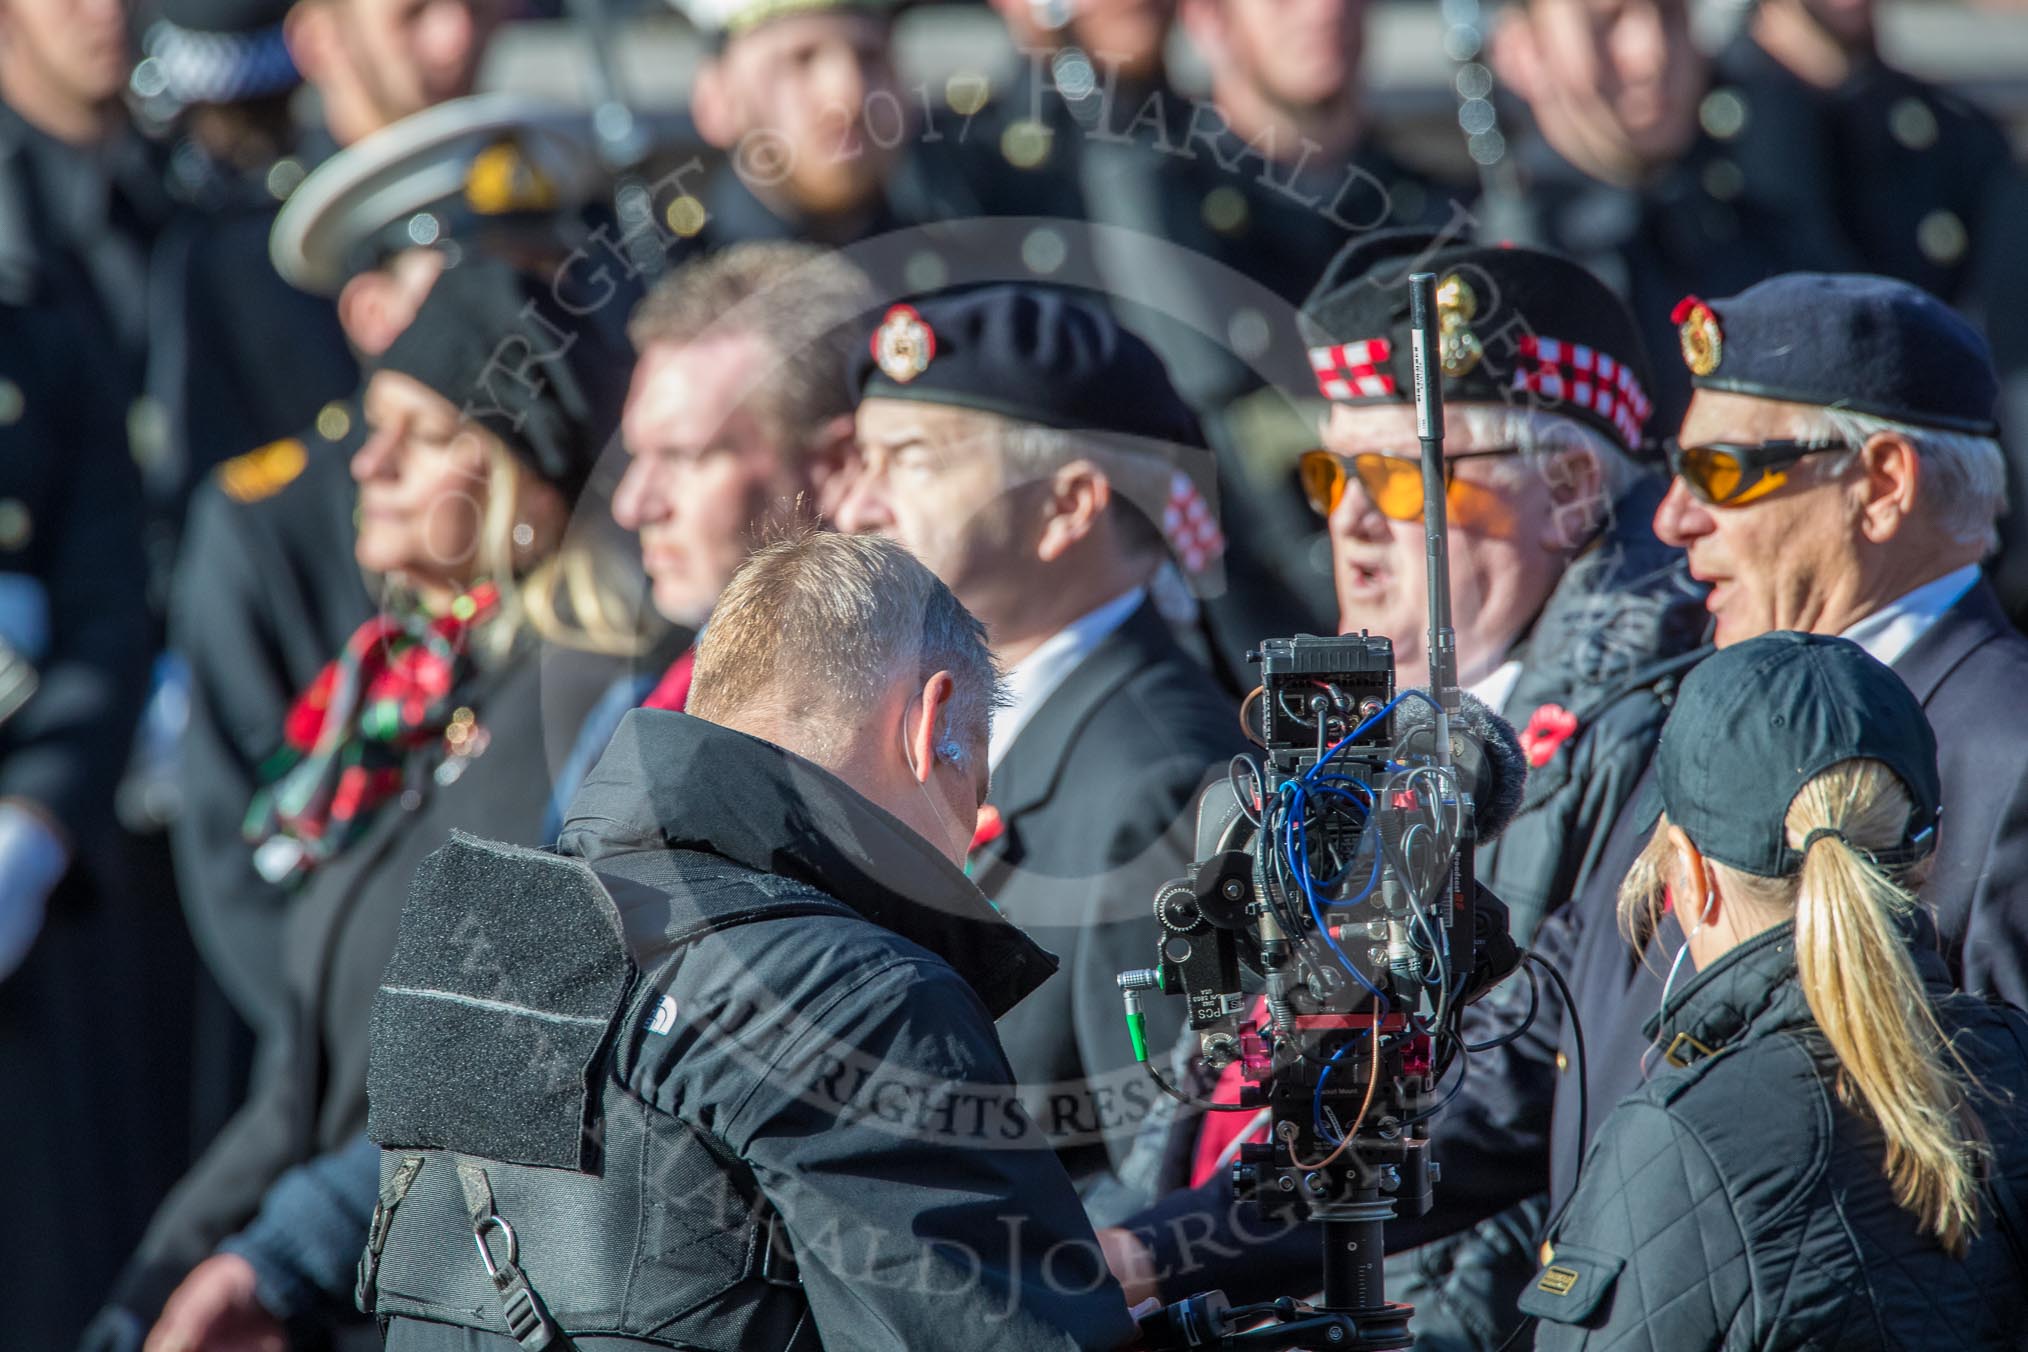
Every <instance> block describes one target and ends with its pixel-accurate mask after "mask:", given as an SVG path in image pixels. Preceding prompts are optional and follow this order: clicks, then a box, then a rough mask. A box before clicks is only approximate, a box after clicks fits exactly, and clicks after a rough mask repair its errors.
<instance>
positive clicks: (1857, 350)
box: [1670, 272, 2000, 436]
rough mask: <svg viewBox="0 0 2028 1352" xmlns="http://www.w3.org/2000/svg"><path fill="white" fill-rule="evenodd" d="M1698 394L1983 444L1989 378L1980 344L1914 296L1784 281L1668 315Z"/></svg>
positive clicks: (1873, 280) (1838, 277)
mask: <svg viewBox="0 0 2028 1352" xmlns="http://www.w3.org/2000/svg"><path fill="white" fill-rule="evenodd" d="M1670 319H1671V321H1672V322H1673V323H1674V324H1675V325H1676V326H1677V330H1678V333H1679V335H1680V337H1681V339H1682V345H1683V363H1684V365H1686V366H1688V367H1689V368H1690V383H1691V385H1692V386H1694V387H1695V388H1697V389H1700V390H1717V391H1722V392H1725V393H1729V394H1744V395H1751V396H1753V397H1755V398H1760V399H1778V400H1783V401H1786V402H1793V403H1798V404H1811V405H1817V406H1821V407H1825V408H1842V409H1850V410H1851V411H1853V412H1854V413H1867V414H1872V415H1873V416H1875V417H1880V418H1888V419H1892V420H1893V421H1896V422H1905V423H1916V424H1919V425H1921V426H1925V427H1937V428H1942V429H1945V430H1947V431H1953V432H1969V433H1972V434H1974V435H1978V436H1993V435H1995V434H1997V433H1998V431H1999V424H1998V422H1997V421H1996V420H1995V410H1996V408H1997V406H1998V404H1999V398H2000V386H1999V380H1998V378H1997V377H1996V376H1995V375H1994V373H1993V356H1992V351H1991V349H1989V348H1988V347H1987V346H1986V340H1985V339H1984V338H1981V337H1980V336H1979V333H1978V330H1976V329H1974V328H1973V327H1972V326H1971V324H1970V323H1968V322H1967V321H1966V320H1965V319H1964V318H1963V317H1962V316H1961V315H1959V314H1958V313H1957V312H1956V311H1955V310H1953V309H1951V308H1950V307H1949V306H1948V305H1945V304H1944V303H1943V302H1942V301H1940V300H1938V299H1936V297H1934V296H1932V295H1930V294H1929V293H1928V292H1927V291H1924V290H1922V289H1921V288H1920V287H1916V286H1911V285H1910V284H1909V283H1907V282H1901V281H1895V280H1892V279H1890V278H1886V277H1868V276H1862V275H1854V274H1842V273H1824V272H1792V273H1785V274H1783V275H1782V276H1779V277H1771V278H1769V279H1768V280H1767V281H1764V282H1760V283H1757V284H1756V285H1754V286H1750V287H1748V288H1747V289H1746V290H1744V291H1742V292H1740V293H1739V294H1738V295H1736V296H1732V297H1729V298H1727V299H1724V300H1715V301H1708V302H1707V301H1703V300H1699V299H1698V298H1697V297H1695V296H1686V297H1684V298H1683V300H1682V301H1680V302H1679V303H1678V304H1677V306H1676V308H1675V311H1674V312H1673V313H1672V314H1671V316H1670Z"/></svg>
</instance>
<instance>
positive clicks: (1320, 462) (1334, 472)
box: [1296, 446, 1521, 521]
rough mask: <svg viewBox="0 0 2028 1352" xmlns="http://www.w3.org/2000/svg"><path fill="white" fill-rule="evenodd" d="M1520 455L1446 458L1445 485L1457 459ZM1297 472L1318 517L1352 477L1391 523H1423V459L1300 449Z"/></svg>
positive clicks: (1504, 449)
mask: <svg viewBox="0 0 2028 1352" xmlns="http://www.w3.org/2000/svg"><path fill="white" fill-rule="evenodd" d="M1520 453H1521V448H1520V447H1519V446H1496V447H1493V448H1491V449H1490V450H1484V451H1463V452H1460V453H1459V454H1457V455H1450V456H1445V457H1444V487H1445V488H1446V489H1448V488H1449V487H1450V485H1451V480H1452V478H1453V474H1454V471H1453V469H1452V467H1453V466H1454V465H1456V464H1457V463H1458V462H1459V461H1461V460H1487V459H1491V458H1492V457H1493V456H1496V455H1519V454H1520ZM1296 473H1297V475H1298V476H1299V477H1300V478H1301V479H1302V482H1303V496H1304V497H1305V498H1307V499H1308V500H1309V503H1310V508H1311V510H1312V511H1314V512H1316V513H1317V515H1318V516H1329V515H1331V513H1333V512H1335V511H1337V510H1338V504H1339V503H1340V502H1341V501H1343V500H1344V497H1345V486H1346V485H1347V484H1349V483H1350V482H1351V481H1352V476H1353V475H1355V474H1356V475H1358V476H1359V487H1360V489H1361V490H1363V491H1364V492H1365V494H1366V497H1367V499H1368V500H1369V501H1371V502H1372V504H1373V505H1374V507H1376V508H1378V509H1379V512H1380V514H1381V515H1382V516H1384V517H1386V518H1387V519H1388V520H1390V521H1420V520H1421V519H1422V461H1421V459H1420V458H1418V457H1415V456H1407V455H1386V454H1384V453H1382V452H1380V451H1361V452H1360V453H1359V454H1357V455H1339V454H1338V453H1337V452H1336V451H1325V450H1315V451H1304V452H1303V454H1302V456H1301V457H1300V458H1299V459H1298V460H1297V461H1296Z"/></svg>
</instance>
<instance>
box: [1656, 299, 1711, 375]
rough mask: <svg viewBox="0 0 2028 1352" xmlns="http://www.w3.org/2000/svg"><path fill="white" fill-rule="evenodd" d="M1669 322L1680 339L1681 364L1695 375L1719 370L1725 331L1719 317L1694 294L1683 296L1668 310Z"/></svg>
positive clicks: (1708, 373)
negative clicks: (1722, 329)
mask: <svg viewBox="0 0 2028 1352" xmlns="http://www.w3.org/2000/svg"><path fill="white" fill-rule="evenodd" d="M1669 322H1670V323H1672V324H1674V325H1675V326H1676V334H1677V336H1678V337H1679V338H1681V339H1682V340H1683V364H1684V365H1685V366H1687V367H1689V368H1690V374H1691V375H1694V376H1708V375H1710V374H1711V373H1712V372H1713V371H1716V370H1717V369H1718V363H1719V362H1720V361H1721V360H1722V359H1723V358H1724V355H1725V334H1724V333H1723V332H1721V331H1720V329H1719V327H1718V316H1717V315H1716V314H1715V313H1713V311H1712V309H1711V307H1710V306H1709V305H1706V304H1705V303H1704V302H1703V301H1701V300H1699V299H1697V297H1695V296H1685V297H1683V299H1681V300H1679V301H1677V302H1676V308H1675V309H1673V310H1671V311H1670V312H1669Z"/></svg>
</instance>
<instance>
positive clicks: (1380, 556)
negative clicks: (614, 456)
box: [1300, 232, 1704, 942]
mask: <svg viewBox="0 0 2028 1352" xmlns="http://www.w3.org/2000/svg"><path fill="white" fill-rule="evenodd" d="M1411 271H1430V272H1434V273H1435V274H1436V275H1437V277H1438V279H1439V284H1438V289H1437V317H1438V320H1439V322H1440V324H1441V325H1442V328H1443V335H1444V336H1443V340H1442V343H1441V345H1440V346H1441V351H1440V353H1439V364H1440V365H1441V367H1442V371H1443V395H1444V407H1445V413H1446V418H1445V428H1444V433H1445V435H1444V457H1445V481H1446V483H1447V484H1448V485H1449V489H1448V518H1449V522H1450V558H1451V608H1452V615H1453V618H1454V621H1455V623H1456V625H1457V639H1458V678H1459V680H1460V681H1461V682H1462V683H1463V684H1464V685H1465V686H1466V687H1467V688H1469V689H1470V690H1471V691H1472V692H1473V693H1474V694H1476V695H1478V697H1479V698H1480V699H1482V700H1484V701H1485V702H1486V703H1487V704H1488V705H1490V706H1491V707H1492V708H1494V709H1496V710H1499V711H1500V712H1502V713H1504V714H1505V715H1506V716H1507V717H1508V719H1509V720H1510V721H1512V722H1513V724H1514V725H1515V727H1517V728H1519V729H1521V730H1522V746H1523V749H1524V750H1525V751H1526V752H1527V754H1528V761H1529V766H1530V771H1529V785H1528V797H1527V799H1526V800H1525V802H1524V804H1523V807H1522V810H1521V815H1520V816H1519V817H1517V818H1516V819H1515V821H1514V823H1513V824H1512V825H1511V826H1509V827H1508V828H1507V830H1506V831H1505V833H1503V834H1502V835H1501V837H1500V839H1499V840H1498V841H1496V842H1494V843H1493V844H1492V845H1490V846H1488V847H1485V848H1484V849H1482V850H1481V852H1480V856H1479V869H1480V874H1479V876H1480V877H1481V879H1483V880H1484V881H1485V882H1486V883H1487V884H1488V885H1489V886H1491V887H1492V889H1493V890H1494V891H1495V892H1496V893H1498V894H1499V895H1500V897H1501V898H1502V900H1504V901H1505V902H1506V903H1507V905H1508V906H1509V908H1510V909H1511V911H1512V918H1513V926H1514V934H1515V938H1516V939H1517V940H1520V941H1522V942H1526V940H1527V938H1528V936H1529V935H1530V934H1532V933H1533V932H1534V930H1535V927H1536V926H1537V925H1538V924H1539V923H1540V922H1541V920H1542V918H1543V917H1544V916H1545V915H1547V914H1548V913H1549V912H1550V911H1552V910H1554V909H1555V908H1556V907H1557V906H1560V905H1561V904H1562V903H1563V902H1564V901H1565V900H1566V899H1567V898H1568V897H1569V896H1570V895H1571V894H1572V893H1573V892H1574V891H1575V890H1576V889H1577V888H1578V887H1579V886H1581V885H1582V884H1583V882H1584V880H1585V879H1586V878H1587V877H1588V876H1589V875H1590V873H1591V870H1592V868H1593V866H1594V865H1595V864H1596V863H1597V859H1598V847H1599V846H1600V845H1602V844H1603V843H1604V832H1605V828H1606V827H1608V826H1609V825H1610V824H1611V823H1612V820H1613V818H1614V816H1615V815H1616V814H1617V813H1618V811H1619V808H1620V805H1621V804H1622V803H1623V802H1624V801H1625V800H1626V797H1627V795H1628V793H1630V792H1631V791H1632V788H1633V785H1634V781H1635V780H1636V779H1638V778H1639V777H1640V774H1641V771H1642V769H1643V768H1644V767H1645V766H1646V764H1647V758H1648V755H1649V753H1650V752H1651V751H1652V749H1653V747H1654V743H1655V738H1656V736H1657V735H1658V733H1659V730H1660V728H1661V723H1662V717H1663V714H1664V713H1665V712H1666V709H1667V700H1668V695H1669V690H1670V688H1671V684H1672V682H1673V680H1674V677H1675V674H1676V673H1677V672H1679V671H1680V670H1681V669H1682V667H1683V666H1684V664H1685V654H1687V653H1689V652H1691V651H1693V650H1694V649H1695V648H1697V646H1698V644H1699V640H1700V638H1701V635H1702V631H1703V627H1704V626H1703V615H1702V613H1701V611H1700V609H1699V607H1698V604H1697V596H1696V594H1695V592H1694V591H1693V590H1692V588H1691V587H1690V586H1689V583H1688V579H1687V577H1686V576H1685V574H1684V572H1683V567H1682V559H1681V556H1680V555H1679V554H1677V553H1676V552H1675V551H1674V550H1671V549H1668V548H1665V547H1664V546H1662V545H1661V544H1660V543H1658V542H1657V541H1656V539H1655V537H1654V535H1653V534H1652V532H1651V530H1650V528H1649V517H1650V515H1651V514H1652V512H1653V510H1654V505H1655V503H1656V502H1657V500H1658V499H1659V498H1660V496H1661V491H1662V485H1661V484H1660V482H1659V480H1658V479H1657V477H1656V476H1655V475H1653V474H1652V473H1648V472H1646V471H1645V470H1644V469H1643V468H1642V466H1640V465H1639V464H1637V463H1636V462H1635V460H1634V456H1635V454H1636V452H1637V450H1638V448H1639V446H1640V442H1641V430H1642V426H1643V423H1644V422H1645V420H1646V418H1647V415H1648V412H1649V406H1648V394H1647V391H1648V390H1649V388H1650V387H1651V386H1652V383H1653V382H1652V378H1651V376H1650V373H1649V367H1648V361H1647V355H1646V352H1645V350H1644V349H1643V347H1642V344H1641V339H1640V335H1639V332H1638V330H1637V328H1636V326H1635V324H1634V321H1633V318H1632V316H1631V315H1630V314H1629V313H1628V311H1627V308H1626V306H1625V305H1624V304H1622V303H1621V302H1620V300H1619V299H1618V298H1617V297H1616V296H1614V295H1613V293H1612V292H1611V291H1610V290H1608V289H1607V287H1606V286H1605V284H1604V283H1603V282H1601V281H1600V280H1598V279H1597V278H1596V277H1594V276H1593V275H1592V274H1591V273H1590V272H1588V271H1586V270H1585V269H1584V268H1582V267H1580V266H1579V265H1578V264H1577V263H1576V262H1574V261H1572V260H1570V259H1568V258H1565V257H1563V256H1561V255H1558V254H1551V253H1543V252H1539V251H1536V250H1532V249H1516V248H1486V247H1481V246H1479V245H1471V244H1467V245H1450V246H1442V245H1440V242H1439V241H1438V240H1437V239H1436V237H1434V236H1430V235H1427V234H1422V233H1416V232H1394V233H1389V234H1383V235H1376V236H1370V237H1368V238H1367V239H1366V240H1363V241H1361V242H1359V243H1357V244H1354V245H1352V246H1350V247H1348V248H1347V249H1345V250H1344V251H1343V252H1342V253H1341V254H1340V255H1339V257H1338V258H1337V259H1336V260H1335V261H1334V262H1333V264H1332V266H1331V269H1330V271H1329V272H1327V273H1326V274H1325V276H1324V278H1323V280H1322V281H1321V282H1319V283H1318V285H1317V287H1316V289H1315V290H1314V291H1313V292H1312V293H1311V295H1310V298H1309V299H1308V300H1307V301H1306V302H1305V303H1304V306H1303V311H1302V318H1301V324H1302V327H1303V330H1304V336H1305V338H1306V340H1307V341H1308V343H1309V345H1310V352H1311V363H1312V366H1313V367H1314V368H1315V370H1316V372H1317V382H1318V388H1319V390H1320V392H1321V393H1322V394H1323V395H1324V397H1325V398H1326V399H1328V400H1330V401H1331V402H1330V409H1329V413H1328V415H1327V417H1326V419H1325V422H1324V426H1323V443H1324V444H1323V448H1322V449H1320V450H1315V451H1310V452H1308V453H1307V454H1306V455H1304V456H1303V458H1302V460H1301V462H1300V463H1301V473H1302V477H1303V487H1304V490H1305V492H1306V494H1307V496H1308V497H1309V499H1310V505H1311V506H1312V507H1313V508H1315V509H1316V510H1317V512H1318V513H1320V514H1321V515H1323V516H1324V517H1325V518H1326V519H1327V520H1328V522H1329V526H1330V535H1331V554H1332V572H1333V575H1334V580H1335V582H1336V584H1337V590H1338V606H1339V611H1338V628H1339V630H1340V632H1343V633H1352V632H1356V631H1358V630H1361V629H1367V630H1371V631H1373V632H1374V633H1378V634H1385V635H1386V636H1387V637H1389V638H1391V639H1392V640H1393V641H1394V655H1395V662H1396V666H1397V670H1398V682H1399V684H1400V685H1403V686H1409V685H1422V684H1424V683H1426V682H1427V681H1428V679H1429V673H1428V668H1429V659H1428V655H1427V653H1426V652H1425V650H1424V649H1425V645H1426V642H1427V635H1428V630H1429V599H1428V598H1429V588H1428V582H1429V575H1428V570H1427V564H1426V559H1427V553H1426V546H1425V543H1424V539H1423V501H1422V470H1421V462H1420V459H1419V456H1420V450H1419V445H1418V442H1417V440H1416V434H1415V431H1416V425H1415V408H1414V404H1413V398H1414V384H1413V381H1412V379H1411V377H1410V372H1409V333H1408V286H1407V275H1408V273H1409V272H1411Z"/></svg>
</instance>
